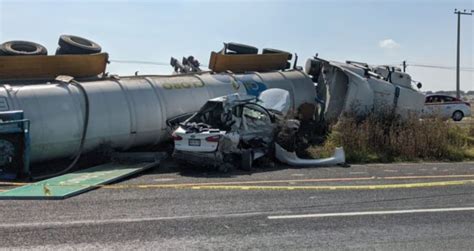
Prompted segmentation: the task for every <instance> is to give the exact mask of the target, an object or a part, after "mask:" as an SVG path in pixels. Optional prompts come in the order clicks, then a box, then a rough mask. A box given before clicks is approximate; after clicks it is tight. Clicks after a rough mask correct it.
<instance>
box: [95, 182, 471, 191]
mask: <svg viewBox="0 0 474 251" xmlns="http://www.w3.org/2000/svg"><path fill="white" fill-rule="evenodd" d="M468 184H474V180H453V181H439V182H422V183H409V184H381V185H344V186H241V185H195V186H187V185H179V184H173V185H160V184H155V185H153V184H150V185H103V186H100V187H102V188H108V189H127V188H130V189H131V188H142V189H151V188H154V189H192V190H199V189H202V190H376V189H400V188H423V187H441V186H456V185H468Z"/></svg>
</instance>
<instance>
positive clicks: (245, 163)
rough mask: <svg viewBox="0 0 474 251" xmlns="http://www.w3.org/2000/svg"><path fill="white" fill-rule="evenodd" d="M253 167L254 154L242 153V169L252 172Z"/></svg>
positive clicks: (249, 151)
mask: <svg viewBox="0 0 474 251" xmlns="http://www.w3.org/2000/svg"><path fill="white" fill-rule="evenodd" d="M252 167H253V152H252V150H246V151H244V152H243V153H242V160H241V163H240V168H242V170H245V171H250V170H252Z"/></svg>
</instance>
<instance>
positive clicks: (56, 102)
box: [0, 70, 316, 162]
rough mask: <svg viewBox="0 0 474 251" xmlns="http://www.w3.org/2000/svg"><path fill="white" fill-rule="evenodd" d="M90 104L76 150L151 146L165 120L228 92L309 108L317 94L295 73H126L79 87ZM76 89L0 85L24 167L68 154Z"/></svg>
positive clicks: (163, 132) (78, 118) (78, 107)
mask: <svg viewBox="0 0 474 251" xmlns="http://www.w3.org/2000/svg"><path fill="white" fill-rule="evenodd" d="M79 83H80V84H81V85H82V87H83V88H84V90H85V92H86V93H87V96H88V99H89V123H88V125H87V134H86V140H85V145H84V150H83V152H87V151H91V150H93V149H96V148H98V147H100V146H102V145H106V146H108V147H112V148H114V149H117V150H127V149H129V148H131V147H136V146H145V145H154V144H158V143H160V142H163V141H164V140H166V139H167V138H168V137H169V131H168V128H167V125H166V121H167V120H168V119H169V118H173V117H175V116H179V115H182V114H186V113H192V112H196V111H197V110H198V109H199V108H200V107H201V106H202V105H203V104H204V103H205V102H206V101H207V100H208V99H210V98H214V97H218V96H223V95H227V94H230V93H234V92H239V93H248V94H251V95H258V94H259V93H260V92H261V91H263V90H265V89H268V88H282V89H285V90H288V91H289V92H290V94H291V98H292V101H293V104H292V106H293V108H294V109H296V108H297V107H298V106H299V105H301V104H303V103H311V104H315V97H316V91H315V88H314V84H313V82H312V80H311V78H310V77H308V75H306V74H305V73H304V72H302V71H297V70H292V71H284V72H266V73H248V74H212V73H202V74H192V75H171V76H130V77H120V78H104V79H100V80H94V81H83V82H79ZM85 107H86V106H85V99H84V95H83V93H82V92H81V90H80V89H79V88H78V87H77V86H75V85H71V84H67V83H55V82H51V83H44V84H35V85H26V84H25V85H21V84H20V85H19V84H18V83H16V85H8V84H3V85H1V86H0V111H9V110H23V111H24V116H25V118H26V119H29V120H30V123H31V127H30V135H31V162H41V161H45V160H50V159H55V158H64V157H71V156H74V155H75V154H76V153H77V151H78V149H79V147H80V139H81V136H82V132H83V129H84V128H83V124H84V118H85V109H86V108H85Z"/></svg>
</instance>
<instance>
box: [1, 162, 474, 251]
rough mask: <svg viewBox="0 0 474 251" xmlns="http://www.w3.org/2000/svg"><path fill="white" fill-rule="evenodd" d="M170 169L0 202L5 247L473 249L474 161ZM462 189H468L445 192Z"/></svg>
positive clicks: (2, 244)
mask: <svg viewBox="0 0 474 251" xmlns="http://www.w3.org/2000/svg"><path fill="white" fill-rule="evenodd" d="M172 165H173V164H172V163H168V164H167V165H166V166H167V167H168V168H166V169H165V170H155V171H151V172H148V173H145V174H142V175H140V176H136V177H134V178H132V179H129V180H126V181H123V182H120V183H117V184H114V185H113V186H110V187H104V188H101V189H97V190H94V191H91V192H88V193H86V194H82V195H79V196H77V197H73V198H70V199H66V200H63V201H0V208H1V211H2V213H1V214H0V220H1V221H0V247H1V248H2V249H15V248H17V249H120V250H124V249H125V250H126V249H153V250H156V249H160V250H161V249H272V250H274V249H289V250H301V249H312V250H314V249H321V250H345V249H362V250H367V249H369V250H371V249H375V250H400V249H402V250H406V249H409V250H472V247H473V246H474V231H473V230H474V193H473V192H474V185H473V184H474V183H473V180H474V163H473V162H470V163H454V164H445V163H433V164H426V163H425V164H393V165H355V166H352V167H350V168H340V167H331V168H307V169H291V168H290V169H288V168H283V169H265V170H262V171H260V172H253V173H234V174H228V175H223V174H218V173H213V172H203V171H202V170H200V171H193V170H191V169H186V168H180V169H179V170H180V171H175V169H174V168H172V167H170V166H172ZM459 180H462V181H463V182H458V183H452V182H451V183H450V182H445V183H440V182H443V181H459ZM124 184H126V185H128V186H127V187H124V186H122V185H124ZM165 184H175V185H179V187H174V188H166V187H165V186H162V185H165ZM394 184H395V188H394V187H390V186H391V185H392V186H393V185H394ZM138 185H142V186H138ZM387 185H388V186H387ZM368 186H370V187H368ZM301 187H305V189H304V190H303V189H301ZM0 189H5V188H0Z"/></svg>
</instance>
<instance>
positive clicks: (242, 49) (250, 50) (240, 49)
mask: <svg viewBox="0 0 474 251" xmlns="http://www.w3.org/2000/svg"><path fill="white" fill-rule="evenodd" d="M226 47H227V49H229V50H231V51H235V52H236V53H237V54H257V53H258V48H256V47H253V46H250V45H246V44H239V43H227V44H226Z"/></svg>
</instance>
